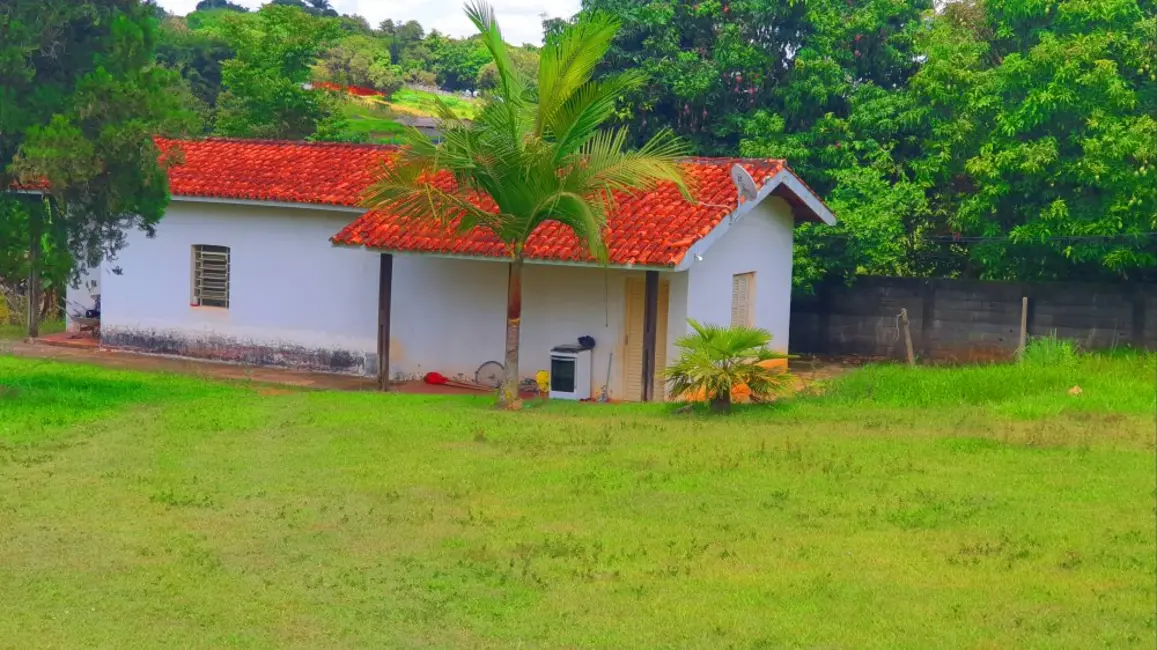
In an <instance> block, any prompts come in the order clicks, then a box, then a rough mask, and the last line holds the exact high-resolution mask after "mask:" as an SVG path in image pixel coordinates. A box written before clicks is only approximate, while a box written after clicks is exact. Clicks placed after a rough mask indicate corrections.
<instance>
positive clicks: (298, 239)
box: [101, 199, 378, 372]
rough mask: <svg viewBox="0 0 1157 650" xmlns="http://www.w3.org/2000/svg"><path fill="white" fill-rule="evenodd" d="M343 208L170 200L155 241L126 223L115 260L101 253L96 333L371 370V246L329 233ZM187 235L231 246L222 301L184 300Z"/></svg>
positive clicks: (345, 217)
mask: <svg viewBox="0 0 1157 650" xmlns="http://www.w3.org/2000/svg"><path fill="white" fill-rule="evenodd" d="M353 217H354V215H352V214H350V213H343V212H337V211H332V210H317V209H302V208H292V207H284V208H278V207H264V206H243V205H227V204H217V203H201V202H189V201H180V200H179V199H178V200H175V201H174V202H173V203H172V204H171V205H170V206H169V209H168V211H167V212H166V214H165V217H164V218H163V219H162V220H161V222H160V224H159V225H158V227H157V235H156V237H155V238H154V239H149V238H147V237H146V236H145V234H144V233H142V232H139V231H136V232H133V233H130V234H129V239H128V246H126V247H125V249H124V250H122V251H121V252H120V253H119V255H118V257H117V259H116V260H113V261H106V262H105V263H104V265H103V267H102V277H101V286H102V290H103V293H102V295H101V329H102V339H104V340H105V341H106V342H107V343H110V344H112V345H114V346H122V347H128V348H136V349H143V350H146V351H151V352H161V353H172V354H190V355H193V356H206V357H210V358H221V359H228V360H236V361H251V362H265V363H279V362H284V363H286V365H295V364H294V363H293V361H294V358H295V357H297V358H299V359H298V361H300V358H302V357H314V358H313V359H312V360H311V361H309V362H308V363H304V364H302V365H305V366H307V367H312V368H314V369H333V370H344V371H353V372H364V371H367V370H368V371H372V368H367V367H366V366H367V360H366V359H365V358H364V355H366V354H373V353H375V351H376V350H377V339H376V336H377V335H376V327H377V295H378V256H377V255H374V254H372V253H369V252H366V251H360V250H343V249H337V248H334V247H332V246H330V244H329V241H328V239H329V237H331V236H332V235H333V234H334V233H336V232H337V231H338V230H340V229H341V228H342V227H343V226H345V225H346V224H347V223H349V221H350V220H351V219H352V218H353ZM197 244H210V245H216V246H228V247H229V249H230V289H229V294H230V295H229V308H228V309H222V308H216V307H193V306H190V304H189V303H190V300H191V297H192V295H191V294H192V247H193V246H194V245H197ZM114 269H119V270H120V273H119V274H116V273H114V272H113V271H114ZM254 348H256V349H254ZM335 354H336V355H337V356H336V357H334V355H335ZM327 355H329V357H330V358H329V359H325V357H326V356H327ZM358 355H362V357H363V358H361V359H355V360H353V361H351V360H350V359H348V358H347V357H349V356H354V357H356V356H358ZM350 364H352V365H350ZM370 365H372V364H370Z"/></svg>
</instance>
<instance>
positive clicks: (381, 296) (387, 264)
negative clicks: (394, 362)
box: [378, 253, 394, 391]
mask: <svg viewBox="0 0 1157 650" xmlns="http://www.w3.org/2000/svg"><path fill="white" fill-rule="evenodd" d="M393 288H394V256H393V255H391V254H389V253H382V261H381V266H380V268H379V269H378V390H383V391H387V390H390V299H391V296H392V294H393Z"/></svg>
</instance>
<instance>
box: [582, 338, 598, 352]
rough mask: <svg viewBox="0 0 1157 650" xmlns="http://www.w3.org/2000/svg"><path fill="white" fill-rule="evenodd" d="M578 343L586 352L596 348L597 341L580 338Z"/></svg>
mask: <svg viewBox="0 0 1157 650" xmlns="http://www.w3.org/2000/svg"><path fill="white" fill-rule="evenodd" d="M578 342H579V345H581V346H583V348H584V349H586V350H590V349H591V348H593V347H595V340H594V338H592V337H590V336H580V337H579V339H578Z"/></svg>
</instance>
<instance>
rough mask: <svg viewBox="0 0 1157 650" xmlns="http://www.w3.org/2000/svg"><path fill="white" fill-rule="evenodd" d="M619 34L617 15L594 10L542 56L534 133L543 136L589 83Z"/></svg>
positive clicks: (553, 41) (549, 44)
mask: <svg viewBox="0 0 1157 650" xmlns="http://www.w3.org/2000/svg"><path fill="white" fill-rule="evenodd" d="M618 31H619V21H618V19H617V18H615V17H614V16H612V15H610V14H607V13H604V12H600V11H593V12H589V13H586V14H584V15H583V16H582V18H581V19H580V20H579V21H578V22H577V23H575V24H572V25H570V26H568V27H567V28H566V30H565V31H563V33H562V34H561V35H560V36H559V37H558V38H557V39H555V40H552V41H551V42H550V43H547V45H546V46H544V47H543V49H542V50H541V51H540V53H539V64H538V117H537V119H536V120H535V125H534V133H535V135H537V136H539V137H541V136H542V134H543V132H544V131H545V129H546V126H547V125H548V124H549V123H550V122H551V121H552V120H553V119H554V115H555V113H557V112H558V111H560V110H562V108H563V106H564V105H565V104H566V102H567V101H568V100H570V98H571V97H572V96H573V95H574V94H575V93H576V92H577V91H578V89H579V88H581V87H582V86H583V85H584V84H586V83H587V82H588V81H590V79H591V77H592V76H593V75H594V71H595V66H597V65H598V63H599V61H601V60H602V58H603V57H604V56H605V55H606V53H607V50H609V49H610V47H611V41H612V40H613V39H614V37H615V34H616V33H618Z"/></svg>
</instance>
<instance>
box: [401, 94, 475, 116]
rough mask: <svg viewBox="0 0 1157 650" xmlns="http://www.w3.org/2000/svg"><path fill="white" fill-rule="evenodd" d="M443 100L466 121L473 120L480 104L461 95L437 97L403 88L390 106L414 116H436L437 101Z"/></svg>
mask: <svg viewBox="0 0 1157 650" xmlns="http://www.w3.org/2000/svg"><path fill="white" fill-rule="evenodd" d="M437 99H441V100H442V101H443V102H445V104H446V105H447V106H449V107H450V109H451V110H453V111H454V113H455V114H456V115H457V116H458V117H460V118H464V119H468V120H469V119H473V118H474V113H475V111H476V110H477V107H478V102H477V101H476V100H472V99H469V98H466V97H462V96H460V95H436V94H434V93H430V92H426V91H424V90H418V89H416V88H402V89H401V90H399V91H397V92H395V93H394V94H393V95H392V96H391V97H390V105H391V106H392V107H394V109H396V110H398V111H402V112H405V113H409V114H412V115H427V116H431V117H433V116H435V115H437V114H438V110H437V106H436V100H437Z"/></svg>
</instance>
